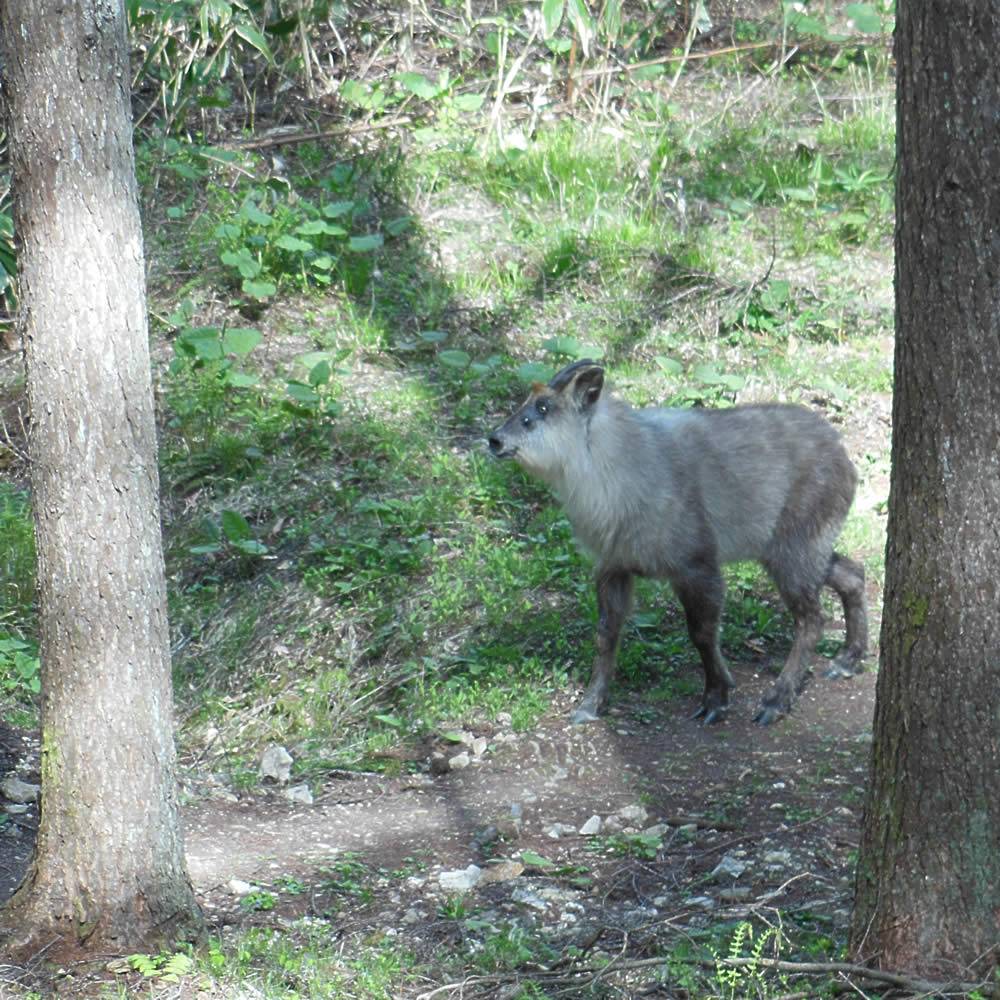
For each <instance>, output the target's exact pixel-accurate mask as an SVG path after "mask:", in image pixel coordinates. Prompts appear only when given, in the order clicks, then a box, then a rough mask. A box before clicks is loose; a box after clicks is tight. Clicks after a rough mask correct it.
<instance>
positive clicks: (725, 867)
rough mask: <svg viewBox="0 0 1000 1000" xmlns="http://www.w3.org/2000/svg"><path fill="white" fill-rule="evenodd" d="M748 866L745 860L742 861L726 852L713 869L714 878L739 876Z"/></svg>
mask: <svg viewBox="0 0 1000 1000" xmlns="http://www.w3.org/2000/svg"><path fill="white" fill-rule="evenodd" d="M747 867H748V865H747V863H746V862H745V861H740V859H739V858H734V857H733V856H732V855H731V854H726V855H724V856H723V858H722V860H721V861H720V862H719V863H718V864H717V865H716V866H715V868H714V869H713V870H712V878H714V879H722V878H739V877H740V876H741V875H742V874H743V873H744V872H745V871H746V870H747Z"/></svg>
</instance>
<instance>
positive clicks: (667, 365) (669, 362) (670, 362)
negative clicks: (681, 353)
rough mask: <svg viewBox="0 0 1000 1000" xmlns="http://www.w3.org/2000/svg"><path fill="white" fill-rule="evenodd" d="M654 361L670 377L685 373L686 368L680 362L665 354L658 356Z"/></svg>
mask: <svg viewBox="0 0 1000 1000" xmlns="http://www.w3.org/2000/svg"><path fill="white" fill-rule="evenodd" d="M653 361H655V362H656V364H657V365H658V366H659V367H660V368H661V369H662V370H663V371H665V372H666V373H667V374H668V375H674V376H676V375H681V374H683V372H684V366H683V365H682V364H681V363H680V362H679V361H675V360H674V359H673V358H668V357H667V356H666V355H665V354H657V355H656V357H655V358H653Z"/></svg>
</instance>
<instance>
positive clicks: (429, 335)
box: [417, 330, 448, 344]
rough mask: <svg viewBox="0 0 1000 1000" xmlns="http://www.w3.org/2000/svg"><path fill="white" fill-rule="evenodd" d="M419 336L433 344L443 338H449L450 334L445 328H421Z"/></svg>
mask: <svg viewBox="0 0 1000 1000" xmlns="http://www.w3.org/2000/svg"><path fill="white" fill-rule="evenodd" d="M417 336H418V337H420V339H421V340H426V341H428V343H431V344H438V343H440V342H441V341H442V340H447V339H448V334H446V333H445V332H444V330H421V331H420V333H418V334H417Z"/></svg>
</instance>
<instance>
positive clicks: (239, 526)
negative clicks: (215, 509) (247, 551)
mask: <svg viewBox="0 0 1000 1000" xmlns="http://www.w3.org/2000/svg"><path fill="white" fill-rule="evenodd" d="M219 521H220V522H221V524H222V530H223V532H225V535H226V538H228V539H229V540H230V541H231V542H237V541H239V540H240V539H241V538H250V537H251V535H252V534H253V531H252V530H251V528H250V522H249V521H248V520H247V519H246V518H245V517H244V516H243V515H242V514H241V513H240V512H239V511H238V510H224V511H223V512H222V515H221V517H220V518H219Z"/></svg>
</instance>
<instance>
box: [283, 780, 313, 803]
mask: <svg viewBox="0 0 1000 1000" xmlns="http://www.w3.org/2000/svg"><path fill="white" fill-rule="evenodd" d="M283 794H284V796H285V798H286V799H289V800H290V801H292V802H297V803H298V804H299V805H303V806H311V805H312V804H313V794H312V792H311V791H309V786H308V785H289V786H288V788H286V789H285V791H284V793H283Z"/></svg>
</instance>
